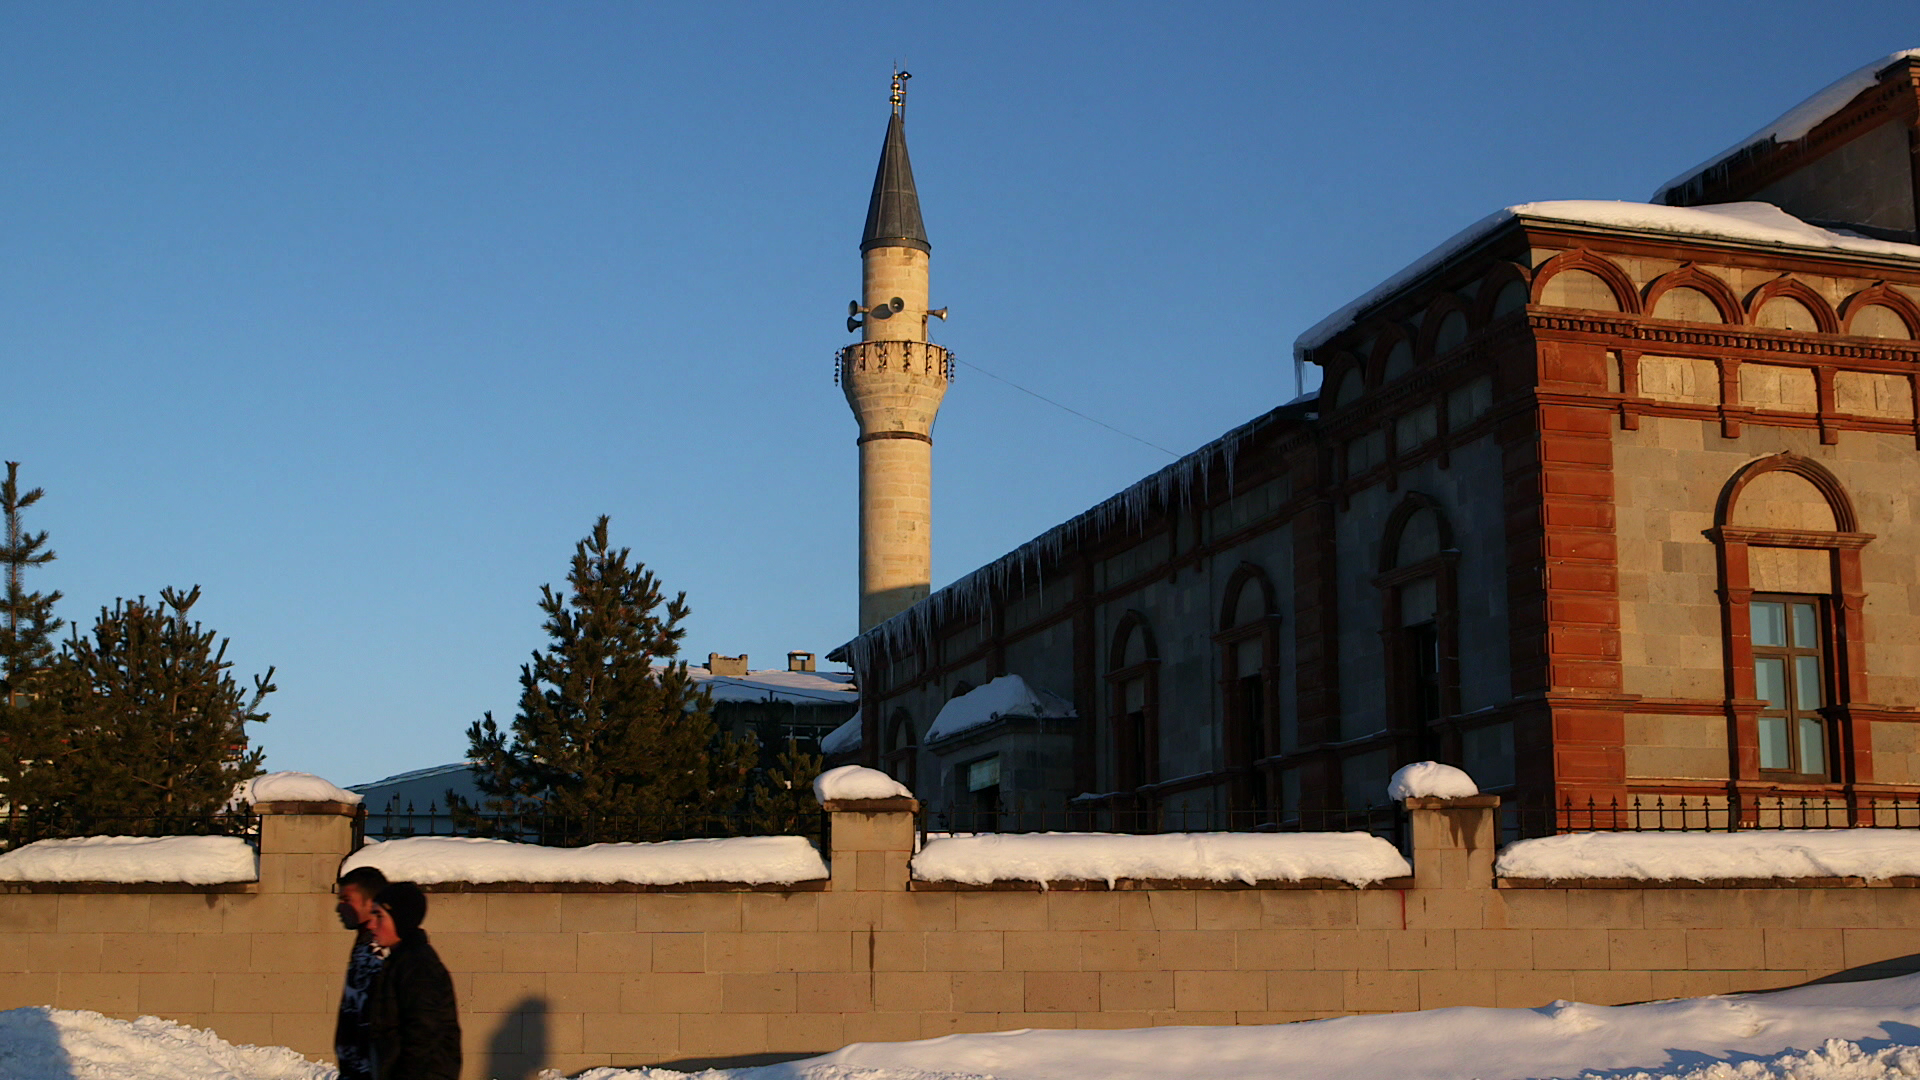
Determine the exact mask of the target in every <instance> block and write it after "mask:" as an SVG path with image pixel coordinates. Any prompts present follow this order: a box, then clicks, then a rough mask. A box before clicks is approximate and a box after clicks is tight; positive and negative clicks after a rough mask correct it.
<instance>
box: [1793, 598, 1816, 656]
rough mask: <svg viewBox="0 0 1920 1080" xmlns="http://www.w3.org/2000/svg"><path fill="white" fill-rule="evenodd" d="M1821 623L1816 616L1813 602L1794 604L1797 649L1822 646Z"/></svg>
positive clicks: (1794, 639)
mask: <svg viewBox="0 0 1920 1080" xmlns="http://www.w3.org/2000/svg"><path fill="white" fill-rule="evenodd" d="M1818 627H1819V623H1818V621H1817V620H1815V618H1814V607H1813V605H1812V604H1795V605H1793V647H1794V648H1796V649H1817V648H1819V647H1820V630H1819V628H1818Z"/></svg>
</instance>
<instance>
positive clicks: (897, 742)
mask: <svg viewBox="0 0 1920 1080" xmlns="http://www.w3.org/2000/svg"><path fill="white" fill-rule="evenodd" d="M880 746H881V754H880V767H881V768H883V769H885V770H886V771H887V775H888V776H891V777H893V778H894V779H895V780H898V781H900V782H901V783H902V784H905V785H906V787H907V790H908V791H913V790H914V784H915V783H916V782H917V781H918V780H919V779H920V777H919V772H920V740H919V738H918V737H917V736H916V735H915V734H914V731H913V717H912V716H910V715H908V713H907V710H906V709H904V708H899V709H895V710H893V715H892V716H890V717H888V718H887V730H886V735H885V737H884V738H882V740H881V742H880Z"/></svg>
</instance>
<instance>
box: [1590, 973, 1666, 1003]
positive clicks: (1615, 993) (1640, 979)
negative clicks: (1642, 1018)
mask: <svg viewBox="0 0 1920 1080" xmlns="http://www.w3.org/2000/svg"><path fill="white" fill-rule="evenodd" d="M1653 996H1654V995H1653V976H1652V974H1651V973H1649V972H1645V971H1576V972H1574V973H1573V1000H1574V1001H1584V1002H1587V1003H1588V1004H1592V1005H1625V1004H1629V1003H1631V1002H1638V1001H1651V1000H1652V999H1653Z"/></svg>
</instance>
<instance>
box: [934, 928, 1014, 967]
mask: <svg viewBox="0 0 1920 1080" xmlns="http://www.w3.org/2000/svg"><path fill="white" fill-rule="evenodd" d="M925 948H926V965H927V970H928V971H999V970H1001V969H1002V968H1003V967H1004V966H1005V965H1004V964H1003V963H1002V960H1001V938H1000V935H999V934H996V933H992V932H990V931H984V930H975V931H969V932H965V933H962V932H958V931H956V932H954V933H951V934H928V935H926V941H925Z"/></svg>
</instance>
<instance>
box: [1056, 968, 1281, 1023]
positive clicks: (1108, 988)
mask: <svg viewBox="0 0 1920 1080" xmlns="http://www.w3.org/2000/svg"><path fill="white" fill-rule="evenodd" d="M1248 974H1252V975H1259V974H1260V973H1259V972H1249V973H1248ZM1173 984H1174V976H1173V974H1172V973H1170V972H1165V971H1105V972H1101V973H1100V1009H1101V1011H1102V1012H1112V1011H1114V1010H1132V1011H1150V1010H1153V1009H1171V1008H1173V1007H1174V985H1173ZM1265 992H1266V988H1265V986H1264V985H1263V986H1262V987H1261V996H1262V997H1263V998H1264V997H1265ZM1081 1026H1083V1027H1084V1026H1086V1025H1084V1024H1083V1025H1081Z"/></svg>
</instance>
